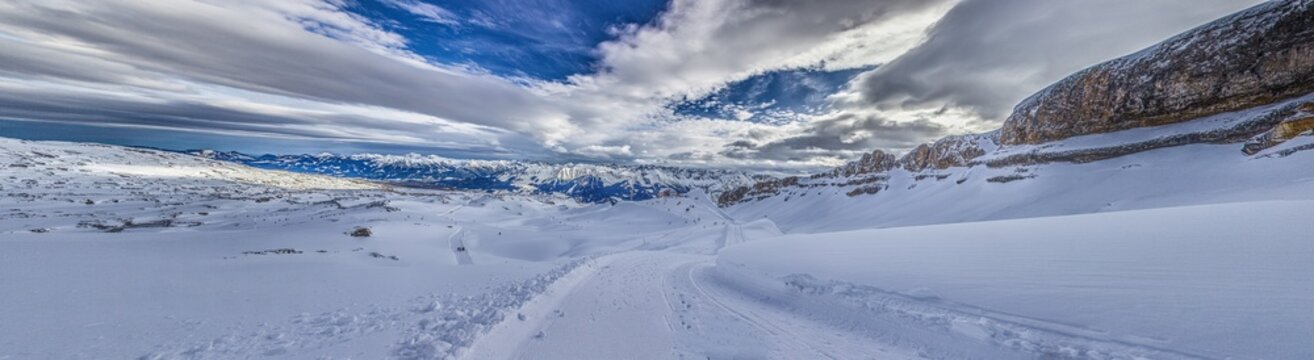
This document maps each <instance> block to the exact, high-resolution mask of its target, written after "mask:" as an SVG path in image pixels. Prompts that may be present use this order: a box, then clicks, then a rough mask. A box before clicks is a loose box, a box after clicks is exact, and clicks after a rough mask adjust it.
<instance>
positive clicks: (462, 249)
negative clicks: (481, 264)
mask: <svg viewBox="0 0 1314 360" xmlns="http://www.w3.org/2000/svg"><path fill="white" fill-rule="evenodd" d="M456 251H465V247H464V246H457V247H456Z"/></svg>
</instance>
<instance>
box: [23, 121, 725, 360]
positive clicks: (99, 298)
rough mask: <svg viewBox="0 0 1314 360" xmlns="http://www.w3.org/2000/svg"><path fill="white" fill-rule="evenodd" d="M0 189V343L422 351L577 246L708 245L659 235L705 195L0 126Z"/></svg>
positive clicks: (42, 348) (222, 352) (132, 353)
mask: <svg viewBox="0 0 1314 360" xmlns="http://www.w3.org/2000/svg"><path fill="white" fill-rule="evenodd" d="M0 193H3V195H4V196H3V197H0V248H3V249H4V251H0V289H3V291H0V303H3V304H5V305H4V306H0V319H4V321H3V322H0V359H29V358H43V359H69V358H71V359H103V358H138V357H142V358H147V359H156V358H159V359H174V358H182V359H228V358H249V357H263V356H265V355H276V356H280V357H291V358H323V357H325V356H328V357H333V358H341V357H356V358H432V357H440V356H441V355H442V354H452V353H458V352H460V351H463V349H465V348H466V347H468V346H469V345H470V344H471V343H472V342H473V340H474V339H475V338H476V337H477V336H479V335H481V334H483V332H484V331H486V330H487V329H489V328H491V327H492V326H493V325H494V324H497V323H500V322H501V321H503V320H504V319H506V318H507V316H513V315H514V313H511V312H510V311H511V310H514V309H515V308H517V307H519V306H521V305H523V304H524V303H525V302H527V301H529V300H530V299H532V298H534V297H535V296H536V295H537V294H540V293H542V292H543V291H544V290H546V289H547V287H548V286H549V285H551V284H552V283H553V282H555V280H556V279H559V278H562V277H564V276H566V275H568V274H571V273H573V272H574V271H575V270H578V269H580V267H581V266H587V265H588V263H589V261H590V260H589V259H590V258H591V257H592V256H596V255H600V254H606V253H609V252H614V251H621V250H627V249H631V248H637V247H644V246H648V247H654V248H658V247H660V248H669V247H673V246H676V245H681V246H683V247H682V249H685V250H683V251H695V252H696V251H703V252H707V251H713V250H712V249H713V248H714V247H715V243H713V242H712V241H710V240H709V241H707V242H706V244H705V245H697V244H692V245H691V244H688V242H687V241H685V240H686V239H684V238H681V237H679V236H673V235H671V232H672V231H676V230H678V231H684V232H692V231H695V230H694V229H702V228H710V225H703V224H700V223H701V222H702V219H703V218H707V219H710V218H711V217H712V216H714V215H713V214H712V213H709V211H711V210H710V209H714V208H715V207H714V206H710V205H707V206H704V205H703V204H705V200H703V201H704V203H700V204H699V205H697V208H695V207H694V205H693V203H692V202H693V201H694V199H689V198H676V199H670V203H669V204H663V203H661V202H658V203H654V204H651V205H644V206H639V205H636V204H629V205H628V206H615V207H612V206H609V205H585V204H580V203H577V202H575V201H573V200H571V199H568V198H561V197H548V196H534V197H527V196H516V195H506V194H500V195H499V194H472V193H466V192H444V191H433V190H422V189H390V188H386V187H383V186H379V185H377V184H373V183H368V182H361V181H355V180H346V179H339V178H333V177H326V176H318V175H305V174H295V173H289V172H281V171H269V170H260V169H254V168H250V167H246V166H242V165H236V164H232V163H228V162H220V161H214V160H209V159H204V158H199V157H193V156H188V155H183V154H176V153H167V152H160V151H152V150H142V149H133V148H122V147H115V146H104V145H94V144H75V143H60V142H25V141H18V140H10V139H0ZM709 222H710V221H709ZM357 228H368V229H370V232H371V235H370V236H368V237H353V236H350V235H349V233H351V232H354V231H355V230H356V229H357ZM709 231H710V230H709Z"/></svg>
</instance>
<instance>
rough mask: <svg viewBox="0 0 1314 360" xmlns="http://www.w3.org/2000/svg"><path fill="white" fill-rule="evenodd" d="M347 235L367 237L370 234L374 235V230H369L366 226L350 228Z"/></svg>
mask: <svg viewBox="0 0 1314 360" xmlns="http://www.w3.org/2000/svg"><path fill="white" fill-rule="evenodd" d="M347 235H351V236H352V237H369V236H370V235H374V232H372V231H370V228H367V227H358V228H355V229H352V230H351V232H349V233H347Z"/></svg>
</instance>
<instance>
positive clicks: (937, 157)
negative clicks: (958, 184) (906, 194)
mask: <svg viewBox="0 0 1314 360" xmlns="http://www.w3.org/2000/svg"><path fill="white" fill-rule="evenodd" d="M998 134H999V133H998V132H990V133H985V134H971V135H957V136H947V137H945V138H942V139H940V140H937V141H936V142H933V143H930V144H921V145H918V146H917V147H916V148H914V149H913V150H912V151H910V152H908V154H906V155H904V156H903V158H901V159H899V165H900V166H902V167H903V168H904V169H907V170H908V171H912V172H918V171H922V170H926V169H932V168H933V169H939V170H943V169H948V168H951V167H956V166H967V165H968V164H969V163H970V162H971V161H972V159H975V158H977V157H980V156H981V155H985V154H986V150H987V148H989V149H993V148H994V147H995V141H996V139H997V137H998Z"/></svg>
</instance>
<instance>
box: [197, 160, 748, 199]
mask: <svg viewBox="0 0 1314 360" xmlns="http://www.w3.org/2000/svg"><path fill="white" fill-rule="evenodd" d="M188 153H191V154H195V155H199V156H204V157H208V158H213V159H218V160H225V161H232V162H237V163H242V164H246V165H250V166H253V167H258V168H264V169H276V170H288V171H296V172H303V173H313V174H324V175H333V176H339V177H349V178H361V179H370V180H379V181H386V182H389V183H394V184H401V185H407V186H417V187H435V188H448V189H461V190H478V191H507V192H516V193H549V194H565V195H567V196H570V197H572V198H575V199H577V200H579V201H583V202H605V201H612V200H647V199H652V198H655V197H658V196H662V195H663V194H667V195H670V194H683V193H688V192H691V191H695V190H699V191H704V192H709V193H719V192H721V191H723V190H724V189H728V188H733V187H736V186H742V185H748V184H752V183H753V182H754V181H755V180H756V179H755V177H754V176H752V175H750V174H747V173H744V172H738V171H729V170H710V169H690V168H676V167H664V166H653V165H635V166H622V165H603V164H548V163H540V162H523V161H508V160H453V159H446V158H442V157H437V156H421V155H416V154H410V155H375V154H357V155H350V156H343V155H334V154H318V155H261V156H252V155H246V154H242V153H238V152H215V151H208V150H199V151H189V152H188Z"/></svg>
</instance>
